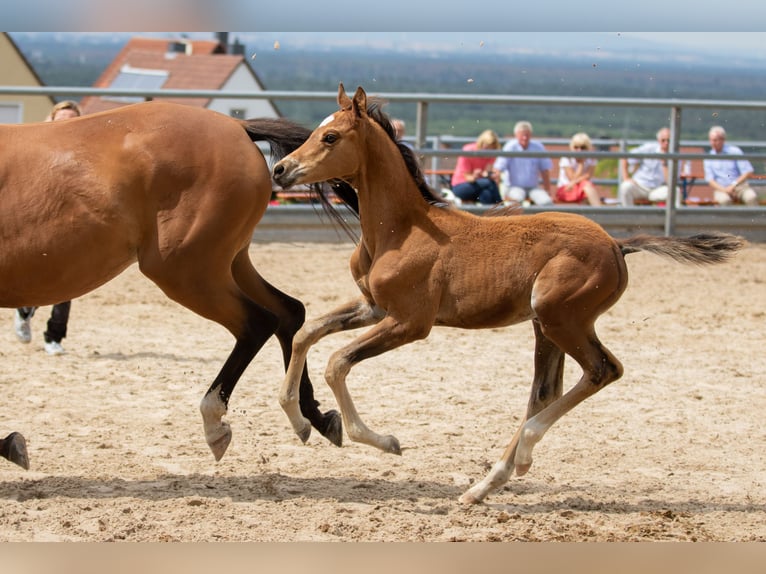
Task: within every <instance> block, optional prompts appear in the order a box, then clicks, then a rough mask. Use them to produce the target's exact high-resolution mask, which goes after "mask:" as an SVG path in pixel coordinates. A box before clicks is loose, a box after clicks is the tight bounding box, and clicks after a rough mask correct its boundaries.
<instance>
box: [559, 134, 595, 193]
mask: <svg viewBox="0 0 766 574" xmlns="http://www.w3.org/2000/svg"><path fill="white" fill-rule="evenodd" d="M569 149H570V150H572V151H574V152H584V151H591V150H592V149H593V144H592V143H591V141H590V137H589V136H588V134H586V133H585V132H579V133H576V134H575V135H573V136H572V139H571V140H570V141H569ZM596 163H597V162H596V160H595V159H594V158H592V157H582V156H577V157H562V158H561V159H560V160H559V178H558V181H557V183H556V201H557V202H559V203H581V202H582V201H583V200H585V199H587V200H588V203H589V204H590V205H602V203H601V198H600V197H599V194H598V190H597V189H596V186H595V185H593V182H592V181H591V177H592V176H593V170H594V169H595V167H596Z"/></svg>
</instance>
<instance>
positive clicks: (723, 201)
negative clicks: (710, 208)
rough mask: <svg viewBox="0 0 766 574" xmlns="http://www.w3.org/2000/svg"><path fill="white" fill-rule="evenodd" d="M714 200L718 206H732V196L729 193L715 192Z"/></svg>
mask: <svg viewBox="0 0 766 574" xmlns="http://www.w3.org/2000/svg"><path fill="white" fill-rule="evenodd" d="M713 199H714V200H715V202H716V203H717V204H718V205H731V204H732V199H731V196H730V195H729V194H728V193H726V192H725V191H719V190H717V189H716V190H715V191H714V192H713Z"/></svg>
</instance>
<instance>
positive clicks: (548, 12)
mask: <svg viewBox="0 0 766 574" xmlns="http://www.w3.org/2000/svg"><path fill="white" fill-rule="evenodd" d="M0 22H2V23H3V28H4V29H5V31H9V32H12V31H86V30H90V31H128V30H146V29H152V28H153V29H155V30H239V31H244V30H249V31H292V32H308V31H327V32H331V31H344V32H364V31H368V32H369V31H390V30H397V31H405V32H415V31H440V32H444V33H445V34H448V33H449V31H453V32H454V31H485V32H489V31H496V32H500V31H504V32H514V31H515V32H521V31H538V32H542V31H544V32H578V31H596V30H600V31H607V30H621V31H623V32H624V33H628V32H634V31H635V32H638V31H648V32H646V33H647V34H654V33H657V32H681V31H688V32H697V33H696V34H689V35H679V37H678V39H677V41H678V42H679V43H682V44H683V45H687V46H692V45H694V46H700V45H703V44H704V43H705V41H706V40H705V38H704V32H705V31H708V32H710V31H718V32H733V33H735V34H733V35H732V36H731V37H730V38H729V40H728V41H729V42H731V43H732V44H736V45H738V46H740V47H741V48H742V49H757V48H758V47H759V46H758V45H757V44H756V43H755V42H754V40H753V38H752V37H749V38H748V37H746V38H738V37H737V36H738V34H736V32H762V31H763V29H764V27H765V26H764V23H766V2H763V1H762V0H727V1H726V2H725V3H722V2H714V1H712V0H695V1H694V2H690V1H689V0H676V1H675V2H667V0H642V1H641V2H640V3H630V2H615V1H614V0H579V1H578V2H577V4H576V7H575V6H573V4H572V3H571V2H569V1H568V0H537V1H536V2H533V3H532V2H525V3H520V2H518V1H514V0H484V1H483V2H481V4H480V8H479V9H477V7H476V5H473V4H471V3H468V2H445V1H444V0H416V1H413V0H385V1H380V0H378V1H376V2H370V1H369V0H367V1H365V0H130V2H125V1H124V0H68V1H67V2H56V1H55V0H24V2H11V1H6V2H2V4H1V5H0Z"/></svg>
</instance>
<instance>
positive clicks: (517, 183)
mask: <svg viewBox="0 0 766 574" xmlns="http://www.w3.org/2000/svg"><path fill="white" fill-rule="evenodd" d="M513 135H514V136H515V138H516V139H513V140H510V141H508V142H507V143H506V144H505V145H504V146H503V151H516V152H521V151H527V150H529V151H545V146H544V145H543V144H542V143H540V142H538V141H536V140H533V139H532V124H530V123H529V122H526V121H521V122H516V125H515V126H514V128H513ZM552 167H553V162H552V161H551V158H549V157H518V156H517V157H499V158H497V160H495V166H494V168H495V171H497V172H498V173H499V174H500V177H501V179H502V183H501V195H502V197H503V199H504V200H506V201H514V202H516V203H523V202H524V201H526V200H527V199H529V200H530V201H532V202H533V203H535V204H536V205H551V204H552V203H553V199H552V198H551V196H550V193H549V190H550V187H551V168H552ZM540 180H542V185H540Z"/></svg>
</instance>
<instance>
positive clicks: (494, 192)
mask: <svg viewBox="0 0 766 574" xmlns="http://www.w3.org/2000/svg"><path fill="white" fill-rule="evenodd" d="M476 186H477V187H478V188H479V203H481V204H484V205H496V204H498V203H500V202H501V201H502V200H501V198H500V191H499V190H498V189H497V184H496V183H495V182H494V181H493V180H491V179H489V178H486V177H482V178H480V179H477V180H476Z"/></svg>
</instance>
